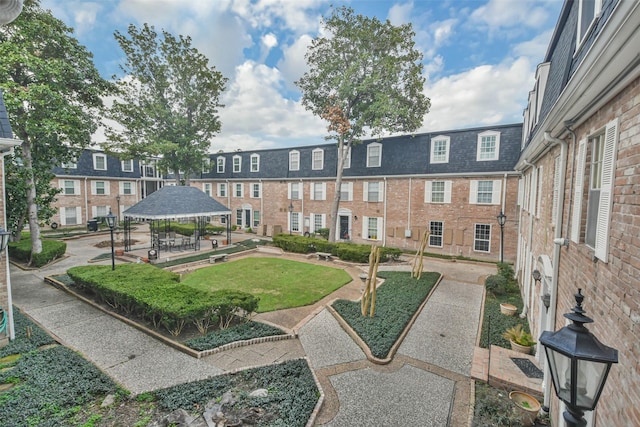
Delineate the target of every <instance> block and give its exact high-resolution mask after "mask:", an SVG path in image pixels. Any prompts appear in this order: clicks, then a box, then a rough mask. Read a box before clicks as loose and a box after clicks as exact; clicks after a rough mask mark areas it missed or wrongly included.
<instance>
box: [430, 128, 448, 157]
mask: <svg viewBox="0 0 640 427" xmlns="http://www.w3.org/2000/svg"><path fill="white" fill-rule="evenodd" d="M436 141H444V142H445V143H446V147H447V149H446V150H447V151H446V153H445V159H444V160H435V143H436ZM450 145H451V138H450V137H448V136H444V135H439V136H436V137H435V138H431V156H430V158H429V162H430V163H434V164H437V163H449V147H450Z"/></svg>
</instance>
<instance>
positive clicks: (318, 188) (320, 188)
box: [311, 182, 327, 200]
mask: <svg viewBox="0 0 640 427" xmlns="http://www.w3.org/2000/svg"><path fill="white" fill-rule="evenodd" d="M326 198H327V186H326V184H325V183H324V182H312V183H311V200H325V199H326Z"/></svg>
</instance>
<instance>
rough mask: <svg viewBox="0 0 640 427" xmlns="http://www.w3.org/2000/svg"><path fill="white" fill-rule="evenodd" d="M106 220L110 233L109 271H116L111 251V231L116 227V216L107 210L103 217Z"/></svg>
mask: <svg viewBox="0 0 640 427" xmlns="http://www.w3.org/2000/svg"><path fill="white" fill-rule="evenodd" d="M104 219H106V220H107V225H108V226H109V231H111V270H115V269H116V257H115V253H114V251H113V229H114V228H115V226H116V216H115V215H114V214H113V212H111V209H109V214H108V215H107V216H105V217H104Z"/></svg>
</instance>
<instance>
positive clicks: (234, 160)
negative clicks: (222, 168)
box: [231, 155, 242, 173]
mask: <svg viewBox="0 0 640 427" xmlns="http://www.w3.org/2000/svg"><path fill="white" fill-rule="evenodd" d="M236 159H238V170H236ZM231 164H232V165H233V166H232V169H233V173H240V172H242V156H238V155H235V156H233V160H232V162H231Z"/></svg>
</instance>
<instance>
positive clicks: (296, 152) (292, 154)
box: [289, 150, 300, 171]
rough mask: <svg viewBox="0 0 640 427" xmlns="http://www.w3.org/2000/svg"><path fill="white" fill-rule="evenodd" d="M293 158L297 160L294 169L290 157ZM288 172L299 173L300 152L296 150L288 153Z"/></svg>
mask: <svg viewBox="0 0 640 427" xmlns="http://www.w3.org/2000/svg"><path fill="white" fill-rule="evenodd" d="M293 156H295V157H296V158H297V166H296V167H295V168H294V167H293V166H292V163H293V162H292V161H291V159H292V157H293ZM289 170H290V171H299V170H300V152H299V151H298V150H292V151H289Z"/></svg>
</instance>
